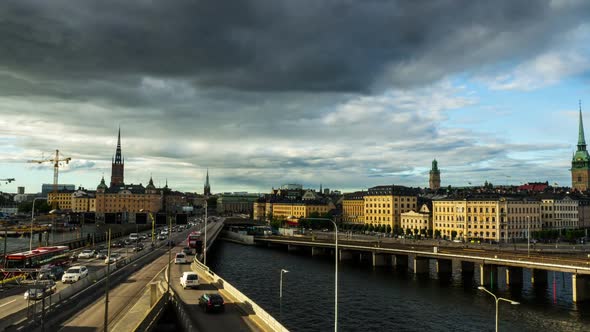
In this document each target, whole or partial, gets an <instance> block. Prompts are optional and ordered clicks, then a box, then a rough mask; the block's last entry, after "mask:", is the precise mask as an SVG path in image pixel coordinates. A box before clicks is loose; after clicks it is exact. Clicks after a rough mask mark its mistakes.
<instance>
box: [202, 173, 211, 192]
mask: <svg viewBox="0 0 590 332" xmlns="http://www.w3.org/2000/svg"><path fill="white" fill-rule="evenodd" d="M203 194H204V195H205V196H210V195H211V186H210V185H209V169H208V168H207V176H206V177H205V188H203Z"/></svg>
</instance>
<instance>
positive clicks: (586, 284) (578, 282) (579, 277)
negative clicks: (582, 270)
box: [572, 273, 590, 303]
mask: <svg viewBox="0 0 590 332" xmlns="http://www.w3.org/2000/svg"><path fill="white" fill-rule="evenodd" d="M572 296H573V301H574V302H575V303H578V302H584V301H588V300H590V275H584V274H575V273H572Z"/></svg>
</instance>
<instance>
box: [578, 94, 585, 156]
mask: <svg viewBox="0 0 590 332" xmlns="http://www.w3.org/2000/svg"><path fill="white" fill-rule="evenodd" d="M579 115H580V120H579V128H578V151H583V150H586V138H585V137H584V122H583V121H582V101H581V100H580V113H579Z"/></svg>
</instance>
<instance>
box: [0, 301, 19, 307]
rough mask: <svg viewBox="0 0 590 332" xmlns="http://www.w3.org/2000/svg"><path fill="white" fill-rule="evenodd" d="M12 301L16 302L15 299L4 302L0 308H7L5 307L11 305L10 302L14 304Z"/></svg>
mask: <svg viewBox="0 0 590 332" xmlns="http://www.w3.org/2000/svg"><path fill="white" fill-rule="evenodd" d="M14 301H16V299H14V300H12V301H8V302H6V303H4V304H0V308H2V307H4V306H7V305H9V304H11V303H12V302H14Z"/></svg>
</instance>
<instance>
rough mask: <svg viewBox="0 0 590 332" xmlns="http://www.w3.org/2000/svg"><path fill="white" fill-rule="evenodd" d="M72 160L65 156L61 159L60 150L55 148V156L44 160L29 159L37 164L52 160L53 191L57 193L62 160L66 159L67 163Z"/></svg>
mask: <svg viewBox="0 0 590 332" xmlns="http://www.w3.org/2000/svg"><path fill="white" fill-rule="evenodd" d="M70 160H72V158H70V157H67V158H63V157H62V159H60V157H59V150H55V158H49V159H42V160H29V161H28V162H29V163H37V164H42V163H47V162H51V163H53V193H54V194H55V193H57V184H58V182H57V181H58V176H59V166H60V162H63V161H65V162H66V164H69V163H70Z"/></svg>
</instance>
